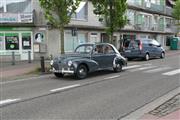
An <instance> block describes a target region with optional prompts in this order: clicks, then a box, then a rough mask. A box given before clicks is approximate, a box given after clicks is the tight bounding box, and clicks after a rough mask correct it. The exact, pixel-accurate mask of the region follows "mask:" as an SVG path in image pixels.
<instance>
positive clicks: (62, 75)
mask: <svg viewBox="0 0 180 120" xmlns="http://www.w3.org/2000/svg"><path fill="white" fill-rule="evenodd" d="M54 75H55V76H56V77H57V78H62V77H64V74H62V73H54Z"/></svg>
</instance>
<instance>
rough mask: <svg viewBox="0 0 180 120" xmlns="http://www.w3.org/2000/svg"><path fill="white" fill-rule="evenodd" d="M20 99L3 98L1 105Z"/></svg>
mask: <svg viewBox="0 0 180 120" xmlns="http://www.w3.org/2000/svg"><path fill="white" fill-rule="evenodd" d="M19 100H20V99H19V98H17V99H7V100H2V101H0V105H3V104H7V103H12V102H15V101H19Z"/></svg>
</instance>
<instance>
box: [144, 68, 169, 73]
mask: <svg viewBox="0 0 180 120" xmlns="http://www.w3.org/2000/svg"><path fill="white" fill-rule="evenodd" d="M168 69H171V67H160V68H156V69H152V70H147V71H144V73H155V72H160V71H163V70H168Z"/></svg>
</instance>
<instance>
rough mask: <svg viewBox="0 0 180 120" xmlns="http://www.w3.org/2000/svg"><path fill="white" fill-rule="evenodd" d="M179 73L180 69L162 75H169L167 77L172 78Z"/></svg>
mask: <svg viewBox="0 0 180 120" xmlns="http://www.w3.org/2000/svg"><path fill="white" fill-rule="evenodd" d="M178 73H180V69H176V70H173V71H169V72H166V73H162V74H163V75H167V76H171V75H175V74H178Z"/></svg>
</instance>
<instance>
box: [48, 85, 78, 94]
mask: <svg viewBox="0 0 180 120" xmlns="http://www.w3.org/2000/svg"><path fill="white" fill-rule="evenodd" d="M79 86H81V85H80V84H75V85H70V86H65V87H61V88H56V89H52V90H50V91H51V92H57V91H61V90H67V89H70V88H75V87H79Z"/></svg>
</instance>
